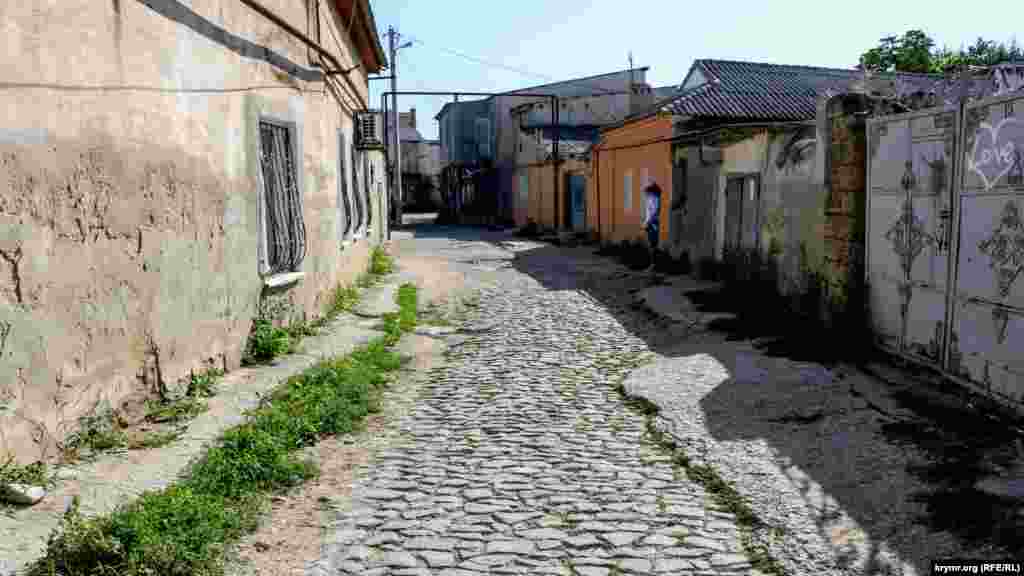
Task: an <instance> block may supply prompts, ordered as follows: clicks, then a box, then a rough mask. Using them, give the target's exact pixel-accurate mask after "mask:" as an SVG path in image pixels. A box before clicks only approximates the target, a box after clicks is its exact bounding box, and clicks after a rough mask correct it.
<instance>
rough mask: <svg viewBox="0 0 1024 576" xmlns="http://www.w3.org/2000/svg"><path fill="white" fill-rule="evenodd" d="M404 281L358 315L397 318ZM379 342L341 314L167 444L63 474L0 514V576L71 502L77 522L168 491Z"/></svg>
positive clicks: (13, 568) (16, 568)
mask: <svg viewBox="0 0 1024 576" xmlns="http://www.w3.org/2000/svg"><path fill="white" fill-rule="evenodd" d="M407 280H408V279H407V278H403V277H402V276H400V275H397V274H396V275H392V277H390V278H388V279H387V280H385V281H384V282H383V283H382V284H379V285H377V286H375V287H374V288H372V289H371V290H368V291H367V293H366V294H365V295H364V296H365V297H367V298H368V299H369V302H368V303H364V304H363V307H364V308H363V309H364V311H367V312H372V313H375V314H377V313H379V314H383V313H385V312H389V311H392V308H391V307H389V306H386V305H385V299H390V302H391V303H392V305H393V306H394V309H393V311H396V312H397V310H398V309H397V305H394V294H395V293H396V291H397V289H398V286H399V285H400V284H401V283H402V282H404V281H407ZM375 324H379V323H375ZM382 334H383V333H382V332H380V331H378V330H376V329H374V328H373V327H372V326H369V325H367V323H365V322H363V323H360V322H359V321H358V318H357V317H355V316H353V315H351V314H342V315H340V316H339V317H338V318H336V319H335V320H334V321H332V322H331V323H330V324H328V325H327V326H325V327H324V328H323V329H322V330H321V331H320V333H319V334H318V335H316V336H309V337H306V338H305V339H303V341H302V342H301V343H300V346H299V350H298V351H297V352H296V353H294V354H291V355H288V356H283V357H281V358H279V359H277V360H276V361H275V362H274V363H273V364H271V365H264V366H252V367H243V368H240V369H238V370H235V371H233V372H230V373H228V374H226V375H225V376H224V377H223V378H222V379H221V380H220V381H219V382H218V384H217V395H216V396H215V397H213V398H211V399H210V400H209V402H208V406H209V409H208V410H207V411H206V412H204V413H202V414H200V415H199V416H198V417H196V418H195V419H194V420H192V421H191V422H189V423H188V425H187V427H186V429H185V431H184V433H183V434H182V435H181V436H180V437H179V438H178V439H177V440H175V441H174V442H172V443H171V444H168V445H166V446H163V447H159V448H152V449H142V450H131V451H128V450H123V449H122V450H118V451H114V452H106V453H103V454H100V455H99V456H97V457H96V458H94V459H92V460H90V461H82V462H79V463H76V464H75V465H73V466H69V467H65V468H62V469H61V470H59V471H58V473H57V478H58V485H57V487H56V488H54V489H53V490H52V491H50V492H49V493H48V494H46V496H45V498H43V499H42V500H41V501H38V503H36V504H35V505H34V506H31V507H18V508H12V509H11V510H10V512H8V513H6V514H0V576H15V575H17V574H20V573H22V571H23V570H25V569H26V568H27V567H28V566H29V565H30V564H31V563H32V562H33V561H35V560H36V559H38V558H39V557H41V556H42V554H43V552H44V550H45V547H46V542H47V538H48V537H49V536H50V534H51V533H52V532H53V531H54V529H56V528H57V527H58V525H59V524H60V520H61V518H62V516H63V515H64V513H65V511H66V510H67V509H68V507H69V506H70V505H71V503H72V501H73V499H74V497H75V496H78V497H79V500H80V505H81V512H82V513H83V514H85V515H87V516H98V515H103V514H107V513H110V512H112V511H113V510H114V509H115V508H116V507H117V506H119V505H121V504H124V503H126V502H129V501H131V500H133V499H135V498H136V497H138V496H139V495H140V494H142V493H143V492H145V491H150V490H160V489H162V488H165V487H167V486H168V485H170V484H172V483H173V482H175V480H176V479H178V478H179V476H180V475H181V474H182V472H184V471H185V469H186V468H187V466H188V465H189V463H190V462H192V461H193V460H194V459H196V458H197V457H198V456H200V455H201V454H202V453H203V452H204V450H205V449H206V448H207V447H208V446H209V445H211V443H213V442H215V441H216V440H217V439H218V438H219V437H220V436H221V434H222V433H223V432H224V431H226V430H227V429H228V428H231V427H233V426H236V425H238V424H241V423H243V422H244V421H245V420H246V416H245V412H246V411H247V410H250V409H252V408H255V407H257V406H258V405H259V402H260V399H261V398H262V397H263V396H265V395H266V394H267V393H269V392H270V391H271V390H273V389H274V388H276V387H277V386H278V385H279V384H280V383H281V382H283V381H284V380H285V379H287V378H288V377H290V376H293V375H295V374H298V373H300V372H302V371H303V370H306V369H308V368H310V367H311V366H313V365H315V364H316V363H317V362H319V361H321V360H323V359H325V358H329V357H334V356H339V355H345V354H348V353H350V352H352V351H353V350H355V349H356V348H358V347H359V346H361V345H363V344H366V343H368V342H370V341H371V340H373V339H374V338H376V337H378V336H381V335H382ZM22 496H24V500H25V501H26V504H27V503H28V502H27V500H28V499H29V498H30V497H31V498H34V497H35V496H38V494H28V493H25V494H22Z"/></svg>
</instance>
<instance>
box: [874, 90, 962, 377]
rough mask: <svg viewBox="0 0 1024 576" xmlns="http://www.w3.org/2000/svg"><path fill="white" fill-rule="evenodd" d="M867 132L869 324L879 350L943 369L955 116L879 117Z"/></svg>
mask: <svg viewBox="0 0 1024 576" xmlns="http://www.w3.org/2000/svg"><path fill="white" fill-rule="evenodd" d="M868 130H869V145H870V154H871V160H870V167H869V174H868V178H869V190H870V192H869V194H870V196H869V211H868V218H869V223H868V282H869V287H870V290H871V293H870V304H871V311H872V314H871V315H872V324H873V326H874V330H875V333H876V334H877V336H878V338H879V341H880V342H879V343H880V344H882V345H884V346H886V347H889V348H893V349H895V350H898V351H900V352H903V353H905V354H910V355H913V356H917V357H919V358H921V359H923V360H927V361H929V362H931V363H934V364H936V365H942V364H943V361H944V358H945V350H946V334H947V322H946V317H947V308H948V294H949V280H948V279H949V272H950V270H949V265H950V264H949V254H950V242H949V239H950V236H951V230H950V223H951V221H952V218H951V217H952V210H951V208H952V205H951V199H952V197H953V196H952V188H953V181H954V180H953V176H952V172H953V163H954V159H955V158H956V154H955V149H956V135H957V114H956V113H955V112H951V111H949V110H939V111H929V112H925V113H914V114H906V115H900V116H891V117H884V118H879V119H875V120H872V121H871V122H870V123H869V125H868Z"/></svg>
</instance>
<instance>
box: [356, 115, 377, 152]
mask: <svg viewBox="0 0 1024 576" xmlns="http://www.w3.org/2000/svg"><path fill="white" fill-rule="evenodd" d="M356 147H358V148H383V147H384V119H383V118H382V117H381V113H380V112H361V113H360V114H359V115H358V116H356Z"/></svg>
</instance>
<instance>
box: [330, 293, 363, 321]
mask: <svg viewBox="0 0 1024 576" xmlns="http://www.w3.org/2000/svg"><path fill="white" fill-rule="evenodd" d="M357 304H359V288H357V287H355V286H352V285H348V286H341V285H339V286H338V287H337V288H335V289H334V292H332V293H331V298H330V300H329V301H328V307H327V314H326V315H325V316H324V317H325V318H328V319H334V318H335V317H337V316H338V314H341V313H342V312H351V311H352V310H353V309H354V308H355V307H356V305H357Z"/></svg>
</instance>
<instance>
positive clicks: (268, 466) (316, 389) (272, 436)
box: [29, 285, 417, 576]
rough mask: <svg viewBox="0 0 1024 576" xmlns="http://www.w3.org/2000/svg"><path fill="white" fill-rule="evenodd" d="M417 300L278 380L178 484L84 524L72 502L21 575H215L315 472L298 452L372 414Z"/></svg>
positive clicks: (412, 292) (405, 294)
mask: <svg viewBox="0 0 1024 576" xmlns="http://www.w3.org/2000/svg"><path fill="white" fill-rule="evenodd" d="M416 298H417V294H416V289H415V287H414V286H411V285H405V286H403V287H402V288H400V290H399V303H400V308H401V312H400V313H399V314H397V315H396V318H394V319H393V320H392V331H389V332H388V334H387V335H385V336H383V337H381V338H379V339H377V340H375V341H373V342H371V343H370V344H367V345H365V346H363V347H361V348H359V349H357V350H356V351H354V352H352V353H351V354H349V355H348V356H345V357H342V358H336V359H331V360H325V361H322V362H320V363H318V364H317V365H315V366H313V367H311V368H310V369H308V370H306V371H304V372H302V373H300V374H298V375H296V376H293V377H291V378H288V379H287V380H285V382H284V383H283V384H282V385H281V386H280V387H278V388H277V389H276V390H275V391H274V392H273V393H272V394H270V395H269V396H268V397H267V398H266V399H265V400H264V402H262V403H261V405H260V406H259V407H257V408H256V409H255V410H253V411H251V412H250V413H249V415H248V416H249V418H248V420H247V421H246V422H245V423H244V424H241V425H239V426H236V427H234V428H231V429H230V430H228V431H227V432H225V434H224V435H223V437H222V438H221V440H220V442H218V443H217V445H215V446H214V447H213V448H211V449H210V450H208V451H207V452H206V453H205V454H204V455H203V456H202V457H201V458H200V459H199V460H198V461H196V462H195V463H194V464H193V465H191V466H190V467H189V469H188V471H187V473H186V474H185V475H184V476H183V478H182V480H180V481H179V482H178V483H177V484H174V485H172V486H170V487H168V488H165V489H163V490H158V491H153V492H147V493H145V494H143V495H142V496H141V497H140V498H139V499H137V500H136V501H134V502H132V503H130V504H127V505H123V506H121V507H120V508H118V509H117V510H116V511H114V512H113V513H111V514H109V515H106V516H100V517H95V518H86V517H84V516H83V515H82V514H81V513H80V512H79V511H78V507H77V502H76V503H75V505H73V506H72V507H71V508H70V509H69V510H68V512H67V513H66V515H65V517H64V519H63V521H62V523H61V525H60V527H59V528H58V529H57V530H56V531H55V532H54V533H53V534H52V535H51V537H50V540H49V542H48V544H47V549H46V553H45V555H44V557H43V558H42V559H41V560H39V561H38V562H37V563H36V564H34V565H33V566H32V568H31V569H30V572H29V574H30V575H31V576H49V575H54V574H63V575H65V576H86V575H99V576H106V575H114V574H117V575H126V576H143V575H146V576H148V575H155V574H159V575H161V576H164V575H166V576H186V575H198V576H219V575H221V574H223V560H224V549H225V547H226V546H227V545H228V544H230V543H231V542H233V541H234V540H236V539H237V538H239V537H240V536H242V535H243V534H245V533H247V532H250V531H252V530H254V529H255V527H256V525H257V519H258V516H259V514H260V513H261V510H263V509H264V508H265V504H266V501H267V499H268V497H269V496H270V495H271V494H273V493H275V492H278V491H280V490H283V489H286V488H288V487H291V486H295V485H297V484H299V483H302V482H303V481H305V480H307V479H309V478H311V477H313V476H314V475H315V474H316V468H315V466H314V465H313V464H311V463H309V462H305V461H302V460H300V459H298V458H297V457H296V453H297V451H298V450H299V449H301V448H303V447H306V446H310V445H313V444H315V443H316V442H317V441H318V440H320V439H321V438H323V437H325V436H329V435H335V434H344V433H348V432H352V431H355V430H358V429H359V428H360V427H361V426H362V424H363V422H364V420H365V418H366V416H367V415H369V414H371V413H373V412H376V411H379V410H380V408H381V392H382V391H383V389H384V387H385V386H386V385H387V383H388V382H389V379H390V378H389V374H390V373H392V372H394V371H395V370H397V369H398V368H399V367H400V366H401V364H402V360H401V358H400V357H399V356H398V355H397V354H396V353H395V352H393V351H392V350H390V348H389V346H390V343H392V342H393V341H394V340H396V339H397V337H395V336H394V334H398V336H400V334H401V332H402V331H404V330H406V329H411V328H410V326H414V325H415V311H416V308H415V304H416ZM410 314H411V317H410Z"/></svg>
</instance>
